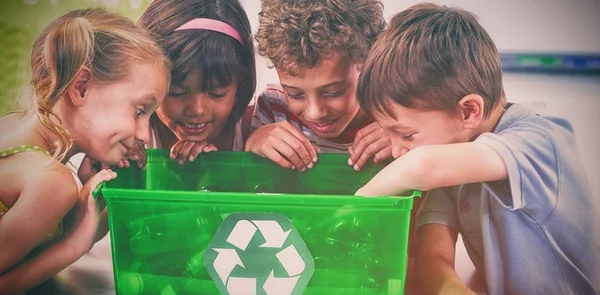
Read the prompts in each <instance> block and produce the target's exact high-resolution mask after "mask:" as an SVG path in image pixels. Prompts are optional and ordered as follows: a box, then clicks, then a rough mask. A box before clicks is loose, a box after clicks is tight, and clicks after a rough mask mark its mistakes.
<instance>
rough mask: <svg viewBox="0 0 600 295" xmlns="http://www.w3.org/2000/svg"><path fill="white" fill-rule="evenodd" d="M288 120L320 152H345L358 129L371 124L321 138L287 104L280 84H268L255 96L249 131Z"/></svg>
mask: <svg viewBox="0 0 600 295" xmlns="http://www.w3.org/2000/svg"><path fill="white" fill-rule="evenodd" d="M283 121H288V122H290V123H291V124H292V125H294V126H295V127H296V128H298V129H299V130H300V131H302V133H303V134H304V135H305V136H306V137H307V138H308V140H309V141H310V142H311V143H312V144H313V145H315V146H317V147H319V148H320V149H321V153H330V154H347V153H348V149H349V148H350V147H352V143H353V142H354V137H356V133H357V132H358V130H360V129H362V128H364V127H365V126H366V125H368V124H371V123H372V122H373V121H371V120H365V122H364V123H363V124H361V125H360V126H358V127H357V128H354V129H352V130H344V131H343V132H342V133H341V134H340V135H338V136H337V137H336V138H335V141H332V140H329V139H325V138H321V137H319V136H317V135H316V134H315V132H314V131H313V130H312V129H310V127H308V126H307V125H306V124H304V123H303V122H302V121H301V120H300V119H299V118H298V117H297V116H296V115H294V114H293V113H292V112H291V111H290V108H289V107H288V105H287V99H286V95H285V92H284V91H283V89H282V88H281V85H280V84H269V85H267V89H265V90H264V91H263V92H262V93H261V94H260V95H259V96H258V98H257V100H256V105H255V108H254V115H253V116H252V123H251V125H250V132H252V131H254V130H256V129H258V128H260V127H262V126H264V125H268V124H271V123H277V122H283Z"/></svg>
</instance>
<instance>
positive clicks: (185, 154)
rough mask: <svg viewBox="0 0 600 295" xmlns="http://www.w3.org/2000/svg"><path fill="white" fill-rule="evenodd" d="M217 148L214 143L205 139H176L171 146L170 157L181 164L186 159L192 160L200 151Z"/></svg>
mask: <svg viewBox="0 0 600 295" xmlns="http://www.w3.org/2000/svg"><path fill="white" fill-rule="evenodd" d="M217 150H218V149H217V147H216V146H215V145H213V144H212V143H208V142H206V141H178V142H177V143H176V144H175V145H173V147H172V148H171V159H173V160H175V159H176V160H177V162H179V164H183V163H184V162H186V161H189V162H193V161H194V160H195V159H196V157H197V156H198V154H200V153H203V152H204V153H207V152H213V151H217Z"/></svg>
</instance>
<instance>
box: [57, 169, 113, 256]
mask: <svg viewBox="0 0 600 295" xmlns="http://www.w3.org/2000/svg"><path fill="white" fill-rule="evenodd" d="M115 177H117V174H116V173H115V172H113V171H112V170H110V169H108V170H102V171H100V172H98V173H97V174H95V175H94V176H92V177H91V178H90V180H89V181H87V182H86V184H85V185H84V186H83V188H82V189H81V191H80V192H79V196H78V199H77V203H76V204H75V206H74V207H73V210H72V219H70V220H69V222H68V225H69V226H70V228H68V229H67V233H66V236H67V237H68V238H69V239H70V240H72V241H73V243H75V245H76V247H77V249H79V250H80V251H83V253H85V252H87V251H89V249H91V247H92V245H93V244H94V243H95V242H96V241H97V240H99V239H101V238H102V237H103V236H104V235H106V233H107V232H108V223H107V215H106V210H105V206H104V200H103V199H102V197H101V196H100V198H99V199H98V201H96V200H95V199H94V196H93V195H92V192H93V191H94V190H95V189H96V187H97V186H98V185H100V184H101V183H102V182H105V181H110V180H112V179H114V178H115Z"/></svg>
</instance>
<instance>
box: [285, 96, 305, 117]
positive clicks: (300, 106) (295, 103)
mask: <svg viewBox="0 0 600 295" xmlns="http://www.w3.org/2000/svg"><path fill="white" fill-rule="evenodd" d="M287 104H288V107H289V108H290V111H291V112H292V113H293V114H294V115H296V116H297V117H301V114H302V113H303V112H304V108H305V107H304V102H303V101H302V100H295V99H289V98H288V99H287Z"/></svg>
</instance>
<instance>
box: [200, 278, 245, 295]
mask: <svg viewBox="0 0 600 295" xmlns="http://www.w3.org/2000/svg"><path fill="white" fill-rule="evenodd" d="M199 291H200V290H199ZM227 292H229V295H256V279H254V278H236V277H231V278H229V282H227Z"/></svg>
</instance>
